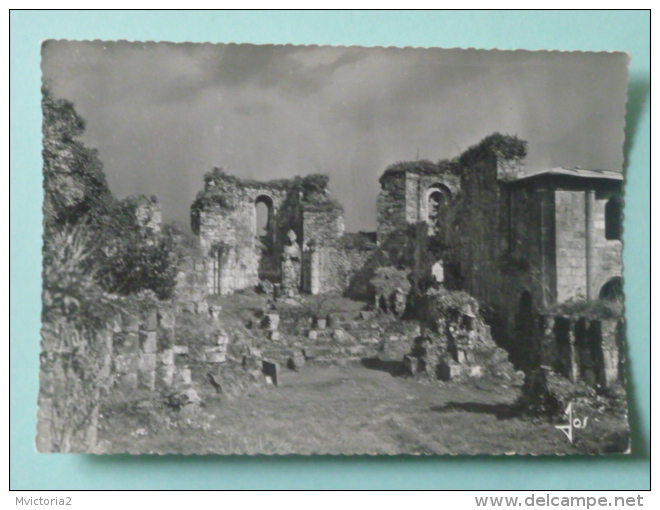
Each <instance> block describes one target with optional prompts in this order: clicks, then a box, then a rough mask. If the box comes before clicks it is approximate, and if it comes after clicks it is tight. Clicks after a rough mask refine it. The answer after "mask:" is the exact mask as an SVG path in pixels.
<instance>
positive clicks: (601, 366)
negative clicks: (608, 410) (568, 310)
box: [541, 315, 624, 387]
mask: <svg viewBox="0 0 660 510" xmlns="http://www.w3.org/2000/svg"><path fill="white" fill-rule="evenodd" d="M541 329H542V333H541V351H542V356H543V359H542V364H543V365H544V366H548V367H550V368H552V369H553V370H555V371H556V372H557V373H559V374H560V375H562V376H563V377H565V378H567V379H569V380H570V381H572V382H584V383H586V384H589V385H590V386H603V387H606V386H607V387H610V386H613V385H615V384H617V383H622V382H623V352H622V349H623V331H624V330H623V320H622V319H616V318H600V319H598V318H593V317H583V316H562V315H545V316H543V317H542V321H541Z"/></svg>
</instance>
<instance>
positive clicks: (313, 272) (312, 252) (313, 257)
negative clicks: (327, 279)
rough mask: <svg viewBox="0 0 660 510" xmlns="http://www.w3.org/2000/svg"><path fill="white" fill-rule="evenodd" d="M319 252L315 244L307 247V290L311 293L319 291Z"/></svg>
mask: <svg viewBox="0 0 660 510" xmlns="http://www.w3.org/2000/svg"><path fill="white" fill-rule="evenodd" d="M320 255H321V254H320V253H319V249H318V247H317V246H310V247H309V256H310V264H309V271H310V274H309V280H310V282H309V291H310V293H311V294H312V295H316V294H318V293H319V292H321V256H320Z"/></svg>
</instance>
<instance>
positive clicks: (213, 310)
mask: <svg viewBox="0 0 660 510" xmlns="http://www.w3.org/2000/svg"><path fill="white" fill-rule="evenodd" d="M221 311H222V307H221V306H220V305H212V306H209V314H210V315H211V318H212V319H219V318H220V312H221Z"/></svg>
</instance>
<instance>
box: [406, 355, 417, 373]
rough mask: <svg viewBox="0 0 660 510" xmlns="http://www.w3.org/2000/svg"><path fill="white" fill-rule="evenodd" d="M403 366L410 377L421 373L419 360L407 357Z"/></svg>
mask: <svg viewBox="0 0 660 510" xmlns="http://www.w3.org/2000/svg"><path fill="white" fill-rule="evenodd" d="M403 366H404V367H405V369H406V370H407V371H408V373H409V374H410V375H417V373H418V372H419V358H417V357H416V356H410V355H406V356H404V357H403Z"/></svg>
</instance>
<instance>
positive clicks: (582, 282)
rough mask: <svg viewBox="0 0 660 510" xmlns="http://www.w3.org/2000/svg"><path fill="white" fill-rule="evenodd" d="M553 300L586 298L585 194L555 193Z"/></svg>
mask: <svg viewBox="0 0 660 510" xmlns="http://www.w3.org/2000/svg"><path fill="white" fill-rule="evenodd" d="M555 204H556V205H555V208H556V213H555V214H556V225H557V301H558V302H563V301H568V300H570V299H576V298H582V299H586V298H587V252H586V243H587V231H586V218H585V211H586V209H585V206H586V202H585V193H584V192H583V191H562V190H557V191H555Z"/></svg>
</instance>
